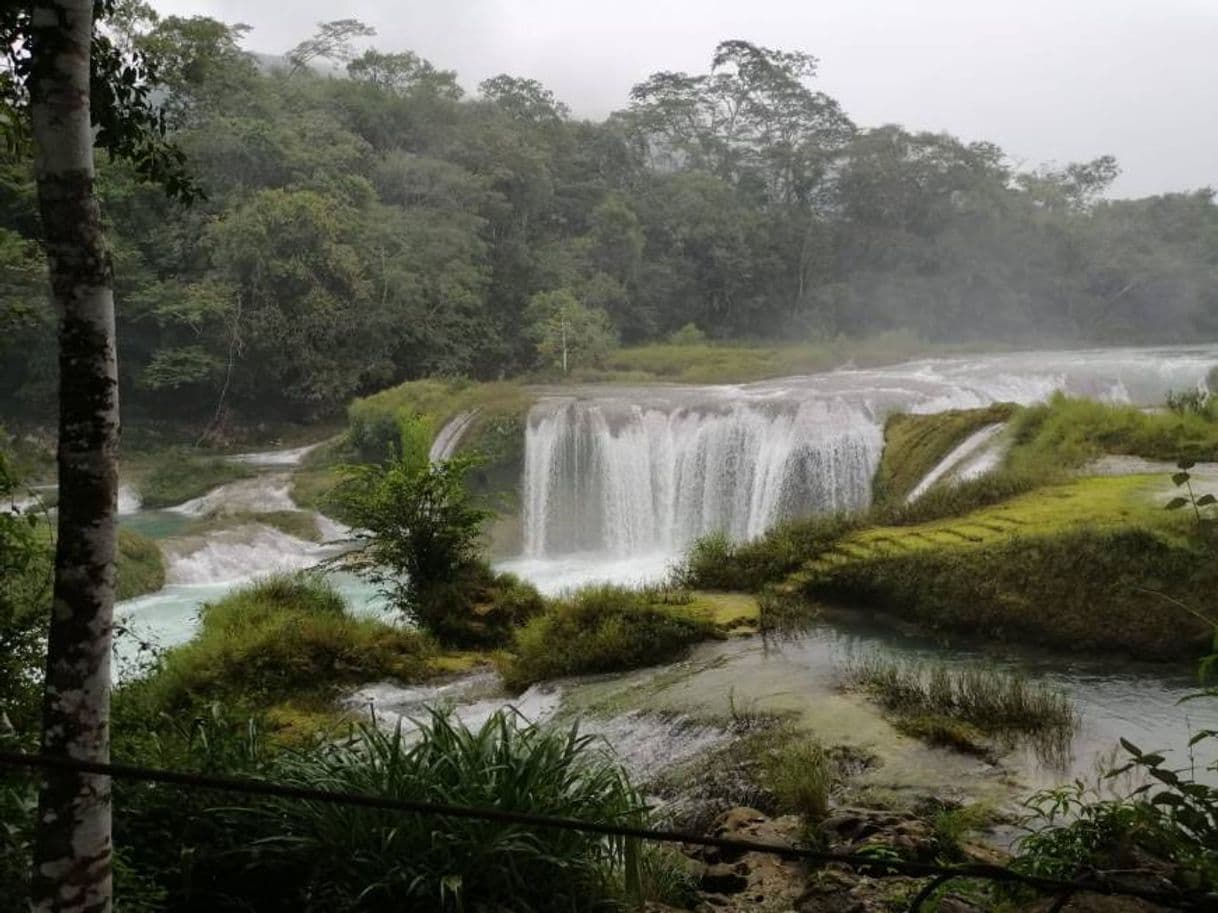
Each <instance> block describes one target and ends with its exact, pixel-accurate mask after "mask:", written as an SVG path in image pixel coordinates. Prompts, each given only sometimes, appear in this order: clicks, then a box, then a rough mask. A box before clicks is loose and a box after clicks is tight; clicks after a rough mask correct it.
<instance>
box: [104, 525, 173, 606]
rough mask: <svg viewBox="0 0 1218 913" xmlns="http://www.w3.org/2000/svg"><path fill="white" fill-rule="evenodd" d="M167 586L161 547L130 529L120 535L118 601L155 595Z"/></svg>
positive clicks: (124, 530) (121, 531)
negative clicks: (148, 594) (150, 594)
mask: <svg viewBox="0 0 1218 913" xmlns="http://www.w3.org/2000/svg"><path fill="white" fill-rule="evenodd" d="M164 585H165V557H164V555H162V554H161V549H160V547H159V546H158V545H157V544H156V543H155V542H154V541H152V540H151V539H149V538H147V537H146V536H141V535H140V534H139V533H137V532H135V531H134V530H130V529H120V530H119V531H118V587H117V591H116V593H115V598H117V599H134V598H135V597H136V596H143V595H145V594H146V593H155V592H156V591H157V590H159V589H160V588H161V587H163V586H164Z"/></svg>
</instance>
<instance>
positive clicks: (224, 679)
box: [138, 576, 437, 711]
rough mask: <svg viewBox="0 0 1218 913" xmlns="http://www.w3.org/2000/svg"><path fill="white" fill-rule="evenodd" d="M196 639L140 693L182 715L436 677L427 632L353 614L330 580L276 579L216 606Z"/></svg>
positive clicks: (205, 613) (206, 612)
mask: <svg viewBox="0 0 1218 913" xmlns="http://www.w3.org/2000/svg"><path fill="white" fill-rule="evenodd" d="M201 621H202V624H201V626H200V628H199V631H198V633H197V634H196V635H195V637H194V638H193V639H192V640H190V641H188V642H187V643H185V644H182V645H181V646H178V647H174V648H173V649H172V650H169V651H168V652H167V653H166V654H165V656H164V658H163V660H162V662H161V664H160V667H159V668H158V669H157V671H156V672H155V673H154V674H153V675H152V676H151V677H150V678H149V679H147V680H146V681H144V682H141V683H140V684H139V686H138V687H139V689H140V690H141V691H142V692H143V694H144V696H145V697H147V698H148V699H149V701H150V702H151V705H152V706H155V707H157V708H160V709H161V710H167V711H172V710H174V709H182V708H186V707H189V706H192V705H193V704H194V703H196V702H198V701H206V700H226V701H231V702H233V703H235V704H237V705H243V704H246V703H249V704H252V705H254V706H269V705H271V704H275V703H280V702H284V701H289V702H291V701H295V702H304V703H305V704H306V705H312V703H313V701H315V700H317V699H318V698H323V697H326V696H328V695H332V694H333V693H334V692H335V691H336V690H337V689H338V688H341V687H342V686H344V685H354V684H359V683H363V682H368V681H376V680H380V679H396V680H399V681H407V682H410V681H418V680H421V679H423V678H426V677H427V676H428V675H431V674H433V673H434V672H436V671H437V670H436V669H435V668H434V667H433V660H434V658H435V656H436V650H435V648H434V646H433V645H432V644H431V642H430V641H429V640H428V639H427V638H425V637H424V636H422V635H421V634H419V633H417V632H414V631H409V630H405V629H402V628H398V627H394V626H392V625H388V624H385V623H384V622H380V621H376V620H374V619H369V618H355V617H352V616H351V615H350V614H348V613H347V610H346V606H345V604H344V603H343V599H342V597H341V596H340V595H339V594H338V592H337V591H335V590H334V589H333V588H332V587H331V586H330V585H329V584H328V583H326V582H325V581H324V580H320V579H315V578H312V577H308V576H276V577H271V578H268V579H266V580H262V581H259V582H257V583H253V584H250V585H249V586H246V587H242V588H241V589H239V590H236V591H234V592H232V593H230V594H229V595H228V596H226V597H224V598H223V599H221V600H219V601H218V602H214V603H208V604H207V605H205V606H204V607H203V610H202V613H201Z"/></svg>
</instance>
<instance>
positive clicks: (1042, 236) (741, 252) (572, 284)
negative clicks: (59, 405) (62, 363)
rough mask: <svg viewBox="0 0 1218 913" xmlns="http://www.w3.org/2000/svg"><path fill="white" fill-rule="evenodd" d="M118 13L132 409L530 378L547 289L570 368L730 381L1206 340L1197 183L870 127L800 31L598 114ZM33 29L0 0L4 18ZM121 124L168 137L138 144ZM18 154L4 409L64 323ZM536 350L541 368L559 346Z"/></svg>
mask: <svg viewBox="0 0 1218 913" xmlns="http://www.w3.org/2000/svg"><path fill="white" fill-rule="evenodd" d="M128 6H132V9H135V8H138V9H139V14H138V15H136V14H135V13H132V12H130V11H129V10H128ZM102 7H103V11H104V12H107V13H111V14H112V15H111V16H110V18H109V21H108V23H107V24H106V25H105V26H104V28H103V29H102V30H100V31H99V33H98V39H97V41H96V42H95V51H96V52H97V60H98V61H99V77H101V76H109V77H111V78H109V79H103V78H99V79H98V80H97V81H96V82H97V85H98V86H99V92H98V98H97V99H96V101H98V103H99V106H98V108H97V109H96V110H97V111H98V112H99V121H100V122H99V127H101V128H102V129H101V130H100V132H99V142H100V143H101V145H102V146H103V147H107V148H109V150H110V152H109V154H108V155H105V156H102V157H101V158H102V160H101V161H100V163H99V176H98V181H97V188H98V192H99V194H100V195H101V197H102V202H103V206H104V209H105V212H106V215H107V222H108V224H107V228H108V232H109V234H110V236H111V237H112V240H113V246H114V257H115V266H116V276H117V281H118V282H119V289H118V291H119V294H120V296H121V298H122V300H123V302H124V304H125V306H124V307H123V308H122V309H121V311H120V313H119V315H118V319H119V338H120V339H121V340H122V342H123V352H122V358H121V367H120V370H121V372H122V374H121V378H120V382H121V384H122V391H121V392H122V399H123V402H124V408H125V409H126V410H127V413H128V418H138V419H141V420H142V419H147V418H161V417H170V418H171V419H172V420H173V421H174V422H175V423H177V422H183V423H189V424H193V425H195V426H203V425H205V424H211V423H213V422H216V423H218V424H220V425H223V424H224V423H226V422H233V421H236V420H238V419H240V418H245V419H254V420H257V419H262V418H266V417H268V416H276V417H280V416H285V415H286V416H291V417H293V418H296V419H310V418H316V417H320V416H324V415H330V414H333V413H335V412H336V411H338V410H340V409H341V408H342V405H343V403H344V402H346V401H347V400H349V399H350V398H351V397H353V396H359V395H366V394H367V393H369V392H371V391H373V390H375V389H377V388H379V387H383V386H386V385H390V384H395V383H400V382H402V381H409V380H417V379H420V378H424V377H428V376H445V377H452V376H456V375H464V376H469V377H474V378H477V379H480V380H494V379H496V378H502V377H505V376H509V375H516V374H519V373H521V372H523V371H528V370H530V369H532V368H534V367H535V366H536V364H537V357H538V352H537V343H538V341H539V340H540V341H541V342H542V343H543V348H545V349H546V351H547V353H550V352H553V353H557V352H558V350H559V348H560V346H557V347H556V346H555V344H554V335H555V334H554V333H553V326H552V324H553V321H552V320H550V321H549V323H548V324H547V322H546V321H542V322H541V323H540V324H539V323H538V321H537V320H535V319H532V318H531V315H530V314H529V313H528V312H529V307H530V302H534V301H535V300H537V297H538V296H542V297H543V299H544V298H545V296H549V295H554V294H558V295H561V296H563V300H564V301H565V302H567V304H566V305H565V307H566V308H567V309H568V310H569V311H570V314H569V316H570V317H571V319H570V320H569V321H566V323H569V324H570V325H571V326H572V327H575V326H576V324H578V325H579V329H578V330H577V332H576V333H575V334H574V336H575V337H576V339H577V341H579V342H580V344H581V345H583V344H584V342H585V341H588V342H592V343H595V344H594V345H587V346H586V349H587V351H586V352H582V353H575V352H572V351H569V352H568V355H569V356H572V355H576V356H577V357H575V358H571V357H569V359H568V361H569V367H570V368H571V372H570V376H572V377H573V378H588V377H608V376H615V377H627V378H629V377H639V376H642V375H648V376H652V377H663V378H666V379H673V380H686V381H742V380H747V379H757V378H761V377H769V376H776V375H780V374H784V373H785V374H790V373H799V372H801V371H808V370H815V369H823V368H832V367H836V366H840V365H842V364H848V363H849V362H850V361H851V360H853V361H854V362H855V363H857V364H868V363H870V364H874V363H876V362H877V361H884V360H888V361H891V360H893V359H895V358H902V357H909V356H911V355H914V354H918V353H919V352H922V351H925V350H926V349H927V348H928V346H927V342H932V343H934V346H935V347H936V348H938V349H941V350H942V349H944V348H950V347H953V346H961V345H964V346H972V347H976V346H977V345H978V344H979V343H980V342H981V341H983V340H984V341H987V342H989V343H991V344H992V343H995V342H1001V343H1006V344H1016V343H1024V344H1026V343H1029V342H1043V341H1044V340H1045V339H1053V340H1055V341H1058V342H1061V341H1067V340H1068V341H1075V340H1090V341H1099V342H1105V341H1124V342H1131V341H1149V340H1164V341H1176V340H1192V339H1195V338H1204V337H1207V336H1209V335H1212V334H1213V333H1214V331H1215V330H1216V329H1218V323H1215V319H1214V316H1213V314H1214V309H1213V307H1212V305H1213V296H1214V289H1215V288H1216V287H1218V275H1216V274H1215V265H1214V263H1213V260H1212V257H1210V255H1209V254H1210V251H1211V250H1212V248H1213V243H1214V239H1215V238H1216V237H1218V216H1216V215H1215V213H1216V212H1218V209H1216V208H1215V207H1214V205H1213V195H1212V193H1211V192H1210V191H1206V190H1202V191H1197V192H1192V193H1177V194H1165V195H1162V196H1158V197H1152V198H1148V199H1146V200H1104V199H1103V194H1102V190H1103V188H1104V186H1105V182H1106V181H1108V180H1110V179H1111V177H1112V176H1113V174H1114V173H1115V165H1114V163H1112V162H1111V161H1110V160H1109V159H1107V158H1100V159H1097V160H1095V161H1093V162H1082V163H1072V164H1067V165H1064V166H1062V167H1060V168H1053V169H1040V170H1037V171H1033V172H1027V171H1020V169H1019V168H1018V166H1017V165H1016V163H1014V162H1012V161H1011V160H1010V159H1009V158H1008V157H1007V156H1005V155H1004V154H1003V152H1002V151H1001V150H1000V149H998V148H997V147H995V146H994V145H992V144H989V143H984V142H978V143H965V142H962V141H960V140H959V139H956V138H954V137H951V136H947V135H943V134H931V133H923V132H917V131H913V130H905V129H902V128H899V127H895V126H885V127H881V128H877V129H866V130H862V129H858V128H857V127H856V126H855V125H854V124H853V122H852V121H851V120H850V118H849V116H848V115H847V113H846V112H844V111H843V110H842V108H841V106H840V104H838V102H837V101H835V100H834V99H833V98H831V97H829V96H828V95H826V94H825V93H824V92H821V91H818V90H817V88H816V84H815V82H814V80H815V78H816V75H817V66H816V63H815V59H814V58H813V57H812V56H811V55H809V54H807V53H806V52H803V51H796V50H779V49H773V48H766V47H761V46H758V45H754V44H750V43H748V42H743V41H727V42H723V43H722V44H720V45H719V46H718V47H717V48H715V49H714V52H713V53H712V54H711V55H710V59H709V61H708V67H707V68H705V69H704V70H703V71H702V72H691V73H674V72H665V71H662V72H658V73H655V74H653V75H652V76H650V77H648V78H646V79H644V80H643V81H641V82H640V84H639V85H638V86H636V87H635V88H634V90H633V91H632V92H631V94H630V96H629V98H628V99H623V103H624V105H625V106H626V110H623V111H619V112H617V113H616V114H614V115H613V116H611V117H609V118H607V119H605V120H603V121H601V122H592V121H587V120H580V119H575V118H571V117H570V116H569V112H568V111H567V109H566V107H565V106H564V105H563V103H562V102H561V100H559V99H557V98H555V97H554V96H553V93H552V92H551V91H550V90H549V89H547V88H546V87H545V86H542V85H540V84H538V83H537V82H536V81H534V80H530V79H524V78H520V77H517V76H513V75H511V74H497V75H494V76H492V77H491V78H490V79H487V80H485V81H484V82H483V83H482V84H481V85H480V86H479V92H478V94H477V96H476V97H472V98H466V97H464V95H463V93H462V91H461V88H460V85H459V82H458V80H457V77H456V74H454V73H451V72H450V71H447V70H445V69H444V68H443V67H441V66H438V65H435V64H433V63H431V62H429V61H426V60H424V59H422V58H421V57H419V56H418V55H417V54H414V53H413V52H411V51H409V50H406V49H404V48H394V49H389V50H378V49H375V48H366V47H365V46H363V45H362V42H363V41H364V39H365V38H367V37H369V36H370V35H371V30H370V29H368V27H367V26H365V25H363V24H362V23H359V22H358V21H355V20H349V19H348V20H335V21H331V22H327V23H322V24H321V27H320V28H319V29H318V31H317V33H316V34H315V35H313V36H311V37H309V38H307V39H306V40H305V41H303V42H301V43H300V44H298V45H297V47H296V48H295V49H294V51H293V52H292V56H291V57H290V60H289V62H288V64H287V65H286V66H271V67H266V66H259V65H258V62H257V61H256V59H255V58H254V56H253V55H251V54H248V53H246V52H245V51H243V50H242V43H243V42H245V41H247V40H254V41H255V42H256V41H257V36H256V35H255V36H252V38H251V36H250V35H249V29H248V27H246V26H241V25H228V24H226V23H223V22H219V21H217V20H214V19H210V18H208V17H204V16H193V17H183V16H168V17H165V18H160V17H158V16H157V15H156V14H155V13H152V12H151V10H149V9H148V8H147V7H146V6H140V5H139V4H135V5H129V4H117V5H115V4H109V3H106V4H102ZM27 25H28V22H27V14H26V13H25V12H24V10H19V9H14V10H13V11H11V12H6V13H5V14H3V15H0V31H3V33H4V34H5V35H6V36H8V37H10V38H11V37H13V36H15V35H23V34H25V31H26V27H27ZM357 45H358V46H357ZM5 47H6V48H10V49H12V53H13V54H15V55H17V56H18V57H20V56H21V55H22V54H23V53H24V48H25V47H27V46H26V45H23V43H22V42H21V41H9V42H6V44H5ZM320 60H329V61H331V62H339V63H346V72H347V74H348V75H349V76H350V78H349V79H331V78H327V76H328V75H329V74H326V73H323V72H317V70H316V69H315V67H316V64H317V62H318V61H320ZM116 76H117V77H119V78H117V79H115V78H113V77H116ZM106 86H111V87H112V90H107V91H103V89H104V88H105V87H106ZM3 87H4V97H3V99H0V111H7V112H9V113H8V114H7V115H4V116H5V117H6V118H7V120H6V122H7V123H9V124H10V126H11V127H12V129H7V130H3V131H2V132H3V133H4V136H5V138H6V139H10V140H12V142H11V144H10V145H11V148H12V149H13V151H14V153H16V154H17V155H18V156H19V157H21V156H27V155H28V148H26V145H24V144H23V143H22V142H21V141H20V140H21V136H20V134H21V132H22V131H21V129H20V128H21V124H19V123H15V121H14V118H13V112H16V111H22V110H24V103H25V98H24V94H23V81H22V79H20V78H18V79H11V78H10V79H7V80H4V81H3ZM111 114H114V115H115V117H111V116H110V115H111ZM119 115H122V116H119ZM128 115H129V116H128ZM124 117H125V118H126V119H124ZM16 120H20V118H17V119H16ZM124 125H128V126H129V125H143V126H146V127H152V128H153V130H152V131H151V132H145V133H144V134H143V135H144V136H145V137H148V139H147V141H146V142H145V141H143V140H140V141H139V142H135V144H134V145H133V144H132V142H131V141H130V140H131V139H132V137H133V136H134V135H135V134H133V133H132V132H131V131H129V130H128V129H127V126H124ZM162 128H163V130H164V132H163V133H162V132H161V130H162ZM179 154H188V155H189V157H190V162H191V170H192V172H193V173H195V174H196V175H197V180H198V183H199V184H200V185H201V186H203V187H206V190H207V194H208V199H207V200H205V201H204V200H197V202H196V205H195V207H194V208H193V209H192V210H181V209H179V208H177V207H175V206H173V205H172V204H171V203H169V202H167V201H166V200H165V199H163V195H162V194H160V193H159V191H156V190H155V189H154V188H152V187H149V186H148V180H149V179H152V180H154V181H157V180H159V181H161V182H162V183H165V184H168V185H170V186H171V189H172V188H173V187H174V186H175V185H174V182H175V181H178V182H179V183H178V185H177V189H178V191H179V192H180V194H185V193H187V192H191V193H193V188H188V187H185V186H182V185H181V183H180V180H181V174H180V172H181V169H180V164H181V162H180V159H179V158H178V155H179ZM31 171H32V169H30V168H29V162H28V159H24V158H20V159H19V160H18V161H16V162H15V163H13V164H9V165H6V166H5V167H4V168H3V169H0V239H2V240H0V265H3V266H4V269H3V270H2V272H3V273H4V275H5V280H4V284H5V285H6V288H5V289H4V291H5V295H4V298H5V300H6V302H7V301H12V302H14V303H16V304H17V305H18V306H19V309H20V310H21V312H22V316H21V319H20V321H19V322H18V324H17V325H16V326H14V327H13V331H12V332H6V333H4V334H3V345H4V353H3V358H2V359H0V364H2V365H3V368H2V371H0V376H2V384H3V388H4V389H5V390H6V391H12V392H11V393H10V394H9V395H7V396H6V397H5V402H4V404H3V406H4V409H5V411H6V412H20V413H22V414H23V415H24V416H25V417H29V418H32V419H34V420H45V419H46V416H47V414H48V411H47V410H48V409H49V406H50V396H51V393H52V391H53V383H52V381H53V377H54V350H53V346H52V345H51V341H50V340H51V334H49V333H48V332H47V328H48V327H49V326H50V325H52V324H53V315H52V314H51V313H50V311H49V309H48V307H47V305H46V302H45V301H44V300H42V298H43V296H42V295H41V294H40V292H39V288H40V283H41V279H40V277H39V274H38V272H37V271H36V270H31V269H30V268H29V267H30V264H31V263H33V262H35V261H36V257H35V256H34V253H33V252H34V249H35V248H34V245H35V244H36V242H37V237H38V231H37V220H36V218H35V216H34V213H35V209H36V207H35V205H34V199H35V195H34V191H33V182H32V174H31ZM9 285H11V286H12V288H11V295H10V289H9V288H8V286H9ZM572 300H573V301H574V302H575V305H574V306H571V305H570V301H572ZM550 316H551V317H552V316H553V315H552V314H551V315H550ZM558 325H559V334H558V335H559V336H560V337H561V328H562V326H563V325H564V321H562V320H560V321H559V324H558ZM687 327H696V330H697V332H698V333H702V334H705V336H706V339H707V340H708V341H710V342H697V341H695V335H694V334H693V333H690V332H687V331H685V330H683V328H687ZM898 328H901V329H900V330H899V331H898ZM673 334H677V335H676V337H674V338H676V339H677V340H679V344H672V343H670V342H666V341H667V340H669V339H670V337H673ZM618 338H620V339H621V340H622V341H623V342H624V343H626V344H628V345H630V346H632V347H634V348H631V349H628V350H624V351H613V350H612V341H613V340H614V339H618ZM725 340H735V341H742V340H752V341H754V342H755V343H756V345H754V346H752V347H750V348H745V347H742V346H724V345H722V343H723V342H724V341H725ZM779 341H780V342H781V343H782V344H781V345H779V344H777V343H778V342H779ZM648 343H660V344H659V345H646V344H648ZM543 357H544V360H545V361H547V362H549V363H550V367H549V368H548V370H549V371H550V372H551V373H552V370H553V369H552V365H553V363H554V362H555V361H558V360H560V359H559V358H556V357H555V356H554V355H553V354H546V355H544V356H543ZM599 360H603V362H604V364H603V366H597V365H596V364H595V363H596V362H597V361H599ZM581 361H582V362H584V366H582V367H581V366H579V365H580V362H581ZM1176 455H1177V454H1173V456H1176Z"/></svg>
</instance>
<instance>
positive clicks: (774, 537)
mask: <svg viewBox="0 0 1218 913" xmlns="http://www.w3.org/2000/svg"><path fill="white" fill-rule="evenodd" d="M859 524H860V520H859V519H858V518H855V517H850V516H847V515H844V514H841V515H836V516H827V517H810V518H808V519H804V520H791V521H787V522H784V523H780V524H779V525H778V526H776V527H774V528H773V529H772V530H770V531H769V532H768V533H766V534H765V535H764V536H762V537H760V538H758V539H754V540H752V541H750V542H742V543H735V542H732V541H731V540H730V539H729V538H728V537H727V536H726V535H725V534H723V533H712V534H710V535H707V536H703V537H702V538H700V539H698V540H697V541H696V542H694V544H693V545H692V546H690V548H689V550H688V552H687V553H686V554H685V557H684V558H683V559H682V561H681V563H680V564H679V565H678V566H677V567H676V569H675V570H674V580H675V581H676V583H677V584H678V585H680V586H684V587H689V588H694V589H697V588H703V589H712V590H751V591H756V590H760V589H761V588H762V587H763V586H765V585H766V584H768V583H775V582H777V581H780V580H782V579H783V578H784V577H785V576H786V575H787V574H790V573H791V572H792V571H794V570H796V569H798V568H799V567H801V566H802V565H803V564H804V562H806V561H809V560H811V559H813V558H815V557H816V556H817V555H818V554H820V553H821V552H823V551H825V550H826V549H828V548H830V547H832V546H833V545H834V544H835V543H836V542H837V541H838V540H839V539H841V537H842V536H844V535H845V534H846V533H848V532H851V531H852V530H854V529H855V528H857V527H858V525H859Z"/></svg>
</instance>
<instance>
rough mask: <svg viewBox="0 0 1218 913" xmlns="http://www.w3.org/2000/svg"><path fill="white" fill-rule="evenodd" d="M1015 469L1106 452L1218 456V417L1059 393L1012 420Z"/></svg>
mask: <svg viewBox="0 0 1218 913" xmlns="http://www.w3.org/2000/svg"><path fill="white" fill-rule="evenodd" d="M1012 428H1013V433H1014V441H1015V449H1014V451H1013V452H1012V454H1011V464H1012V466H1014V467H1015V468H1033V469H1035V468H1044V467H1056V468H1061V469H1066V468H1074V467H1078V466H1082V465H1084V464H1085V463H1087V462H1088V461H1089V460H1092V459H1095V458H1096V457H1098V456H1101V455H1103V454H1105V453H1113V454H1128V455H1130V456H1140V457H1146V458H1148V459H1154V460H1171V461H1173V462H1174V461H1176V460H1179V459H1189V460H1212V459H1214V458H1215V457H1218V422H1214V421H1212V420H1210V419H1209V418H1207V417H1205V416H1203V415H1198V414H1195V413H1191V412H1190V413H1178V412H1172V411H1167V412H1156V413H1148V412H1144V411H1143V410H1141V409H1138V408H1136V407H1134V406H1117V405H1109V404H1105V403H1100V402H1096V401H1094V400H1087V399H1074V398H1070V397H1066V396H1063V395H1061V394H1057V395H1055V396H1054V397H1053V398H1052V399H1051V400H1050V401H1049V402H1047V403H1045V404H1043V405H1039V406H1031V407H1029V408H1027V409H1024V410H1022V411H1020V412H1019V413H1018V414H1017V415H1016V416H1015V418H1014V420H1013V421H1012Z"/></svg>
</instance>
